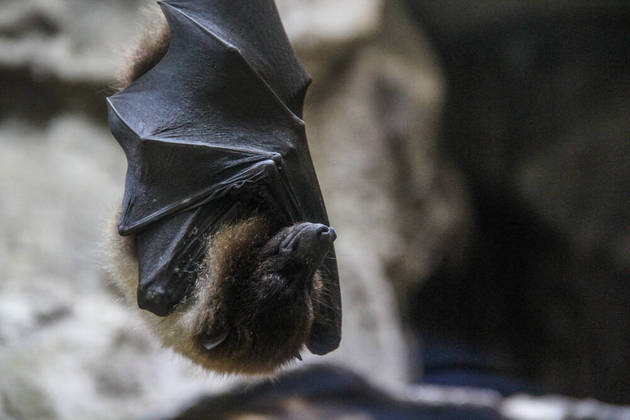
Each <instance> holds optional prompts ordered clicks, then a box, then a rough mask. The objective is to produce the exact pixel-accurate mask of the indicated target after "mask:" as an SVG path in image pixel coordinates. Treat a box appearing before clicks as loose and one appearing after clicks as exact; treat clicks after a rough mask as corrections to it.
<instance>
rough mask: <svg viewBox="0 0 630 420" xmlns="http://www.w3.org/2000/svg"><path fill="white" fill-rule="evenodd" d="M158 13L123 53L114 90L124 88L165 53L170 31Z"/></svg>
mask: <svg viewBox="0 0 630 420" xmlns="http://www.w3.org/2000/svg"><path fill="white" fill-rule="evenodd" d="M159 15H160V18H159V20H158V21H157V22H156V23H155V24H153V25H149V26H147V27H146V29H145V30H144V33H143V35H142V37H141V38H140V40H139V41H138V42H137V45H136V46H135V47H134V48H132V49H130V50H129V51H127V53H126V54H125V56H126V57H125V65H124V67H123V69H122V70H121V71H120V72H119V74H118V77H117V78H116V82H115V83H114V86H113V89H114V90H115V91H116V92H120V91H121V90H123V89H125V88H126V87H127V86H129V85H130V84H131V82H133V81H134V80H136V79H138V78H139V77H140V76H142V75H143V74H145V73H146V72H147V71H149V70H150V69H152V68H153V67H154V66H155V65H156V64H157V63H158V62H159V61H160V60H161V59H162V58H163V57H164V55H166V52H167V51H168V46H169V44H170V42H171V31H170V29H169V27H168V24H167V23H166V19H165V18H164V16H163V15H162V14H161V13H159Z"/></svg>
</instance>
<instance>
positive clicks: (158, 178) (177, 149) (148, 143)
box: [108, 0, 341, 354]
mask: <svg viewBox="0 0 630 420" xmlns="http://www.w3.org/2000/svg"><path fill="white" fill-rule="evenodd" d="M160 6H161V8H162V11H163V13H164V14H165V16H166V18H167V21H168V25H169V28H170V31H171V42H170V46H169V49H168V51H167V53H166V55H165V56H164V57H163V58H162V60H161V61H160V62H159V63H158V64H157V65H155V67H153V68H152V69H151V70H149V71H148V72H146V73H145V74H144V75H142V76H141V77H140V78H138V79H137V80H135V81H134V82H133V83H132V84H131V85H130V86H129V87H127V88H126V89H125V90H123V91H122V92H120V93H118V94H116V95H114V96H112V97H110V98H108V109H109V123H110V128H111V130H112V133H113V134H114V136H115V137H116V139H117V140H118V142H119V143H120V145H121V146H122V148H123V150H124V152H125V154H126V156H127V161H128V168H127V177H126V181H125V195H124V198H123V210H122V215H121V218H120V222H119V226H118V229H119V232H120V234H121V235H130V234H135V235H137V246H138V256H139V262H140V279H139V288H138V303H139V305H140V306H141V307H143V308H145V309H149V310H151V311H152V312H154V313H156V314H158V315H167V314H168V313H170V312H171V311H172V310H173V309H174V307H175V306H176V304H177V303H179V302H180V301H181V300H182V299H184V298H185V296H186V293H188V291H189V290H190V281H192V280H188V281H186V280H184V277H185V276H184V277H182V273H177V275H174V273H176V264H175V263H174V262H173V261H174V260H176V259H178V258H193V257H194V256H195V255H197V254H198V253H199V249H200V248H199V246H200V245H199V246H197V245H196V246H191V245H190V244H191V242H190V241H191V238H193V239H195V238H194V235H192V236H191V233H190V232H191V231H198V230H199V229H198V228H199V226H200V225H201V226H206V225H209V227H210V230H211V231H212V230H213V229H216V227H217V226H218V225H220V223H225V222H226V220H227V218H229V217H230V216H234V215H236V214H238V211H235V207H238V206H237V205H236V204H235V203H234V201H235V200H234V199H231V201H232V202H230V199H228V197H234V196H235V195H236V196H238V194H241V193H242V194H246V192H247V191H248V190H249V187H251V186H258V187H264V190H265V191H266V193H265V197H266V201H268V202H269V204H270V207H273V208H277V209H278V211H279V212H280V214H281V218H282V219H283V220H284V221H285V224H286V225H290V224H292V223H295V222H297V221H311V222H319V223H325V224H329V223H328V217H327V215H326V210H325V207H324V203H323V199H322V196H321V192H320V189H319V184H318V182H317V177H316V175H315V171H314V169H313V164H312V161H311V157H310V153H309V150H308V144H307V142H306V135H305V131H304V123H303V121H302V120H301V115H302V103H303V99H304V95H305V92H306V88H307V87H308V84H309V83H310V78H309V76H308V74H307V73H306V72H305V71H304V70H303V69H302V67H301V66H300V64H299V62H298V61H297V59H296V57H295V55H294V53H293V50H292V49H291V46H290V44H289V41H288V39H287V37H286V34H285V33H284V30H283V28H282V25H281V22H280V18H279V17H278V13H277V11H276V8H275V4H274V2H273V0H247V1H245V0H216V1H202V0H180V1H168V2H161V3H160ZM237 201H238V200H237ZM206 204H207V205H208V206H206ZM201 206H203V207H204V208H210V210H207V209H204V210H201V209H199V208H200V207H201ZM195 240H196V239H195ZM197 242H198V241H197ZM193 243H196V242H195V241H193ZM324 271H326V275H327V278H328V279H329V281H330V282H332V283H331V284H330V285H329V288H330V290H331V293H330V296H329V297H328V299H329V302H325V304H324V305H323V306H324V307H326V308H327V309H326V310H325V312H326V313H325V316H322V317H321V319H320V320H316V321H315V322H316V325H314V327H313V332H312V334H311V339H310V340H309V342H308V343H307V345H308V347H309V349H310V350H311V351H312V352H314V353H317V354H323V353H327V352H328V351H331V350H333V349H334V348H336V347H337V345H338V343H339V339H340V324H341V306H340V295H339V284H338V276H337V266H336V261H335V258H334V250H331V252H330V255H329V258H328V259H327V262H326V264H325V267H324Z"/></svg>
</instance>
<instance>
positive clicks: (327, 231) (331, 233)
mask: <svg viewBox="0 0 630 420" xmlns="http://www.w3.org/2000/svg"><path fill="white" fill-rule="evenodd" d="M317 234H318V235H319V236H320V237H322V238H328V239H330V241H331V242H332V241H334V240H335V239H337V233H336V232H335V230H334V229H333V228H331V227H328V226H325V225H321V226H320V227H319V228H318V229H317Z"/></svg>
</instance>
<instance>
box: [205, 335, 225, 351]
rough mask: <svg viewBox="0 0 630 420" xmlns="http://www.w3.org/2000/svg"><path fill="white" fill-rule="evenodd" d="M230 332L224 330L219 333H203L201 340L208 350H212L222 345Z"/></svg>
mask: <svg viewBox="0 0 630 420" xmlns="http://www.w3.org/2000/svg"><path fill="white" fill-rule="evenodd" d="M228 335H229V334H228V332H227V331H224V332H222V333H219V334H212V333H208V332H206V333H203V334H202V335H201V338H200V341H201V345H202V346H203V348H205V349H206V350H212V349H214V348H216V347H218V346H219V345H221V343H223V342H224V341H225V339H226V338H227V337H228Z"/></svg>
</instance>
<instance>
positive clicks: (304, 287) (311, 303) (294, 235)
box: [196, 217, 336, 373]
mask: <svg viewBox="0 0 630 420" xmlns="http://www.w3.org/2000/svg"><path fill="white" fill-rule="evenodd" d="M265 224H266V222H265V220H264V219H263V218H260V217H254V218H251V219H248V220H245V221H243V222H240V223H237V224H234V225H231V226H229V227H226V228H225V229H223V230H222V231H220V232H219V233H218V234H217V235H215V238H214V239H213V241H212V244H211V246H210V250H209V253H210V256H211V261H212V264H213V269H212V270H211V271H212V273H213V275H214V276H215V279H214V282H215V283H214V287H213V289H214V290H213V298H212V299H211V302H209V303H208V305H207V312H206V313H205V315H204V316H202V317H201V319H200V322H201V327H202V328H201V332H200V334H198V335H197V337H196V339H197V340H198V345H199V346H201V347H202V348H203V349H204V350H205V351H203V350H202V353H203V354H204V356H205V357H206V358H207V360H208V362H207V363H211V364H213V365H214V364H215V363H217V361H218V360H222V361H223V362H222V363H221V365H222V368H226V367H227V366H231V368H230V370H235V371H239V372H246V373H247V372H269V371H272V370H273V369H274V368H276V367H277V366H278V365H281V364H283V363H285V362H287V361H289V360H291V359H293V358H294V357H299V352H300V350H301V349H302V347H303V346H304V344H305V342H306V340H307V339H308V336H309V333H310V328H311V325H312V323H313V319H314V316H315V313H316V308H315V307H316V306H317V305H318V302H319V301H320V299H319V298H320V295H321V294H322V293H324V287H325V286H324V284H323V282H322V280H321V277H320V275H319V273H318V272H317V269H318V267H320V266H321V264H322V261H323V259H324V257H325V256H326V254H327V253H328V251H329V249H330V247H331V245H332V242H333V241H334V239H335V237H336V236H335V232H334V230H333V229H331V228H329V227H327V226H324V225H322V224H315V223H300V224H296V225H293V226H291V227H287V228H284V229H282V230H280V231H279V232H277V233H276V234H275V235H273V236H271V237H270V238H269V239H267V240H266V238H268V237H269V236H268V235H266V234H265V231H266V230H267V228H266V227H265Z"/></svg>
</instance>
